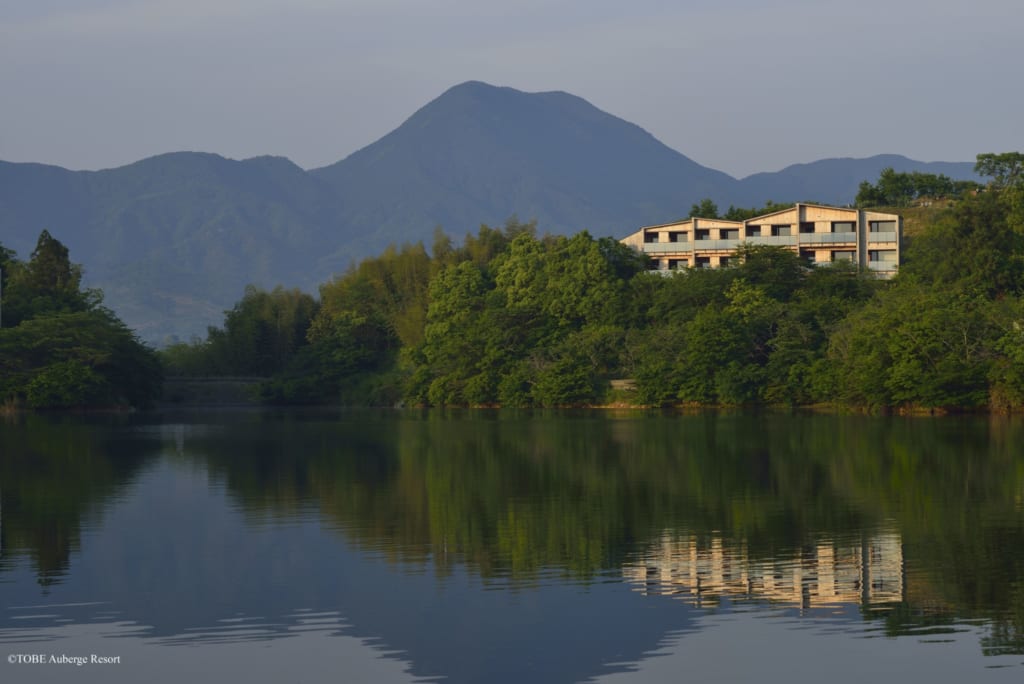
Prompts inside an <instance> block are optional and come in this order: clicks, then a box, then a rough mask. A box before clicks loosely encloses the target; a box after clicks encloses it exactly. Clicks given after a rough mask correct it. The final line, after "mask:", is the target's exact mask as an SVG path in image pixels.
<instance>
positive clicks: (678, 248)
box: [643, 242, 693, 254]
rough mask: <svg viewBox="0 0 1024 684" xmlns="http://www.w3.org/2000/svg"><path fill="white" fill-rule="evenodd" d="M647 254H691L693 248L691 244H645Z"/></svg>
mask: <svg viewBox="0 0 1024 684" xmlns="http://www.w3.org/2000/svg"><path fill="white" fill-rule="evenodd" d="M643 251H644V253H645V254H666V253H669V252H691V251H693V246H692V245H691V243H689V242H645V243H644V250H643Z"/></svg>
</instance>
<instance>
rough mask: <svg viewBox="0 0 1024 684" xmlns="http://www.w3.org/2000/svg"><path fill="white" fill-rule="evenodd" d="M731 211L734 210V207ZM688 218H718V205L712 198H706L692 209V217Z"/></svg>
mask: <svg viewBox="0 0 1024 684" xmlns="http://www.w3.org/2000/svg"><path fill="white" fill-rule="evenodd" d="M729 209H730V210H732V207H729ZM687 218H707V219H713V218H718V205H717V204H715V203H714V202H712V201H711V198H709V197H705V198H704V199H702V200H701V201H700V203H698V204H694V205H693V206H692V207H690V215H689V216H688V217H687Z"/></svg>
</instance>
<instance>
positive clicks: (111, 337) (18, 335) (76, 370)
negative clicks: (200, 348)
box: [0, 308, 162, 408]
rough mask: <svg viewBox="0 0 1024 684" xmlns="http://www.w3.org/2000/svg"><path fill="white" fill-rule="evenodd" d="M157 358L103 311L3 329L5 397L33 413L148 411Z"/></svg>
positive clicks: (0, 351) (155, 391) (1, 386)
mask: <svg viewBox="0 0 1024 684" xmlns="http://www.w3.org/2000/svg"><path fill="white" fill-rule="evenodd" d="M161 377H162V374H161V369H160V364H159V362H158V361H157V358H156V355H155V354H154V353H153V352H152V350H150V349H149V348H147V347H145V346H143V345H142V344H140V343H139V341H138V339H137V338H136V337H135V335H134V334H133V333H132V332H131V331H130V330H128V329H127V328H126V327H125V326H124V324H123V323H121V322H120V321H119V320H117V318H115V317H114V315H113V314H112V313H110V312H109V311H106V310H104V309H102V308H98V309H94V310H91V311H79V312H74V313H47V314H45V315H42V316H37V317H33V318H31V319H29V320H27V321H24V322H22V323H21V324H20V325H18V326H16V327H13V328H4V329H3V330H0V397H2V398H3V399H4V400H5V401H15V402H17V401H25V402H26V403H27V404H28V405H29V406H31V407H33V408H71V407H87V406H109V405H130V406H148V405H149V404H151V403H152V402H153V401H154V400H155V399H156V398H157V397H158V396H159V393H160V382H161Z"/></svg>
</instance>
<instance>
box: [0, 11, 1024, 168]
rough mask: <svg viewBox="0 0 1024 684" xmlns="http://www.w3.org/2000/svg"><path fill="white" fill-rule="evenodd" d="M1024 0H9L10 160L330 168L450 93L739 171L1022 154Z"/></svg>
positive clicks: (0, 31)
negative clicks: (596, 124)
mask: <svg viewBox="0 0 1024 684" xmlns="http://www.w3.org/2000/svg"><path fill="white" fill-rule="evenodd" d="M1022 34H1024V3H1022V2H1021V1H1020V0H971V1H970V2H968V1H966V0H960V1H958V2H952V1H951V0H858V1H857V2H852V1H845V2H837V1H834V0H779V1H776V2H770V3H769V2H755V1H754V0H717V1H715V0H692V1H690V2H668V1H666V0H633V1H632V2H629V3H625V2H610V1H609V0H589V1H583V0H543V1H542V0H519V1H518V2H511V3H508V2H506V3H489V2H486V1H483V2H481V0H475V1H470V0H417V1H413V0H346V1H332V0H288V1H287V2H286V1H283V0H173V1H170V0H0V159H3V160H6V161H39V162H45V163H52V164H59V165H61V166H66V167H69V168H74V169H96V168H106V167H111V166H118V165H121V164H126V163H130V162H132V161H136V160H138V159H141V158H143V157H147V156H150V155H153V154H159V153H162V152H169V151H174V150H201V151H207V152H216V153H219V154H223V155H225V156H227V157H232V158H245V157H251V156H256V155H261V154H275V155H283V156H286V157H289V158H290V159H292V160H293V161H294V162H296V163H297V164H299V165H300V166H303V167H306V168H311V167H316V166H323V165H326V164H330V163H332V162H334V161H337V160H338V159H341V158H343V157H345V156H346V155H348V154H350V153H352V152H354V151H355V150H357V149H359V148H360V147H363V146H365V145H367V144H369V143H371V142H373V141H374V140H376V139H377V138H379V137H380V136H382V135H384V134H385V133H387V132H388V131H390V130H391V129H393V128H394V127H396V126H398V125H399V124H400V123H401V122H402V121H403V120H404V119H405V118H407V117H408V116H409V115H411V114H412V113H413V112H414V111H415V110H416V109H418V108H419V107H421V106H422V105H424V104H426V103H427V102H428V101H429V100H431V99H433V98H434V97H436V96H437V95H439V94H440V93H441V92H443V91H444V90H445V89H447V88H449V87H451V86H452V85H455V84H456V83H460V82H462V81H466V80H481V81H486V82H488V83H492V84H495V85H506V86H511V87H513V88H518V89H520V90H526V91H541V90H565V91H568V92H570V93H573V94H575V95H579V96H580V97H583V98H585V99H587V100H589V101H590V102H591V103H593V104H594V105H596V106H598V107H600V108H601V109H604V110H606V111H608V112H610V113H612V114H615V115H616V116H619V117H622V118H624V119H626V120H628V121H631V122H633V123H636V124H638V125H640V126H641V127H643V128H645V129H647V130H648V131H650V132H651V133H652V134H654V135H655V136H656V137H657V138H658V139H660V140H661V141H662V142H664V143H665V144H667V145H669V146H670V147H672V148H674V149H676V150H678V151H679V152H682V153H683V154H685V155H687V156H689V157H691V158H692V159H694V160H695V161H697V162H699V163H702V164H705V165H707V166H711V167H713V168H717V169H720V170H722V171H725V172H727V173H730V174H733V175H737V176H743V175H746V174H749V173H754V172H757V171H771V170H777V169H779V168H782V167H784V166H786V165H788V164H792V163H797V162H807V161H812V160H815V159H820V158H824V157H836V156H856V157H863V156H869V155H872V154H878V153H882V152H892V153H898V154H905V155H907V156H910V157H913V158H915V159H920V160H923V161H937V160H944V161H968V160H973V158H974V155H975V154H976V153H977V152H985V151H993V152H994V151H1008V150H1020V149H1024V127H1022V125H1021V116H1020V112H1021V111H1024V88H1021V86H1020V83H1021V80H1022V77H1021V74H1020V71H1021V67H1022V65H1024V41H1021V39H1020V36H1021V35H1022Z"/></svg>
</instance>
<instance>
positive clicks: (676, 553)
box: [622, 530, 906, 611]
mask: <svg viewBox="0 0 1024 684" xmlns="http://www.w3.org/2000/svg"><path fill="white" fill-rule="evenodd" d="M622 574H623V577H624V578H625V579H626V580H627V581H629V582H631V583H633V584H634V585H636V586H637V588H638V590H639V591H640V592H641V593H642V594H644V595H648V594H661V595H664V596H672V597H675V598H681V599H684V600H688V601H691V602H692V603H693V604H694V605H696V606H701V607H703V606H706V605H708V604H712V605H713V604H717V603H718V602H719V601H720V600H721V599H722V598H725V597H729V598H730V599H732V600H733V601H768V602H771V603H773V604H777V605H783V606H792V607H796V608H799V609H800V610H801V611H808V610H810V609H812V608H823V607H830V606H831V607H834V606H838V605H840V604H844V603H846V604H854V605H857V604H859V605H861V606H862V607H864V608H865V609H869V610H870V609H871V608H872V607H885V606H889V605H891V604H899V603H902V602H904V601H905V600H906V593H905V587H904V572H903V542H902V539H901V537H900V534H899V532H897V531H895V530H880V531H877V532H874V533H872V534H870V535H865V536H864V537H863V538H861V539H859V540H856V541H854V540H847V541H845V542H843V541H840V542H836V541H833V540H829V539H825V540H821V541H819V542H817V543H815V544H814V545H813V546H809V547H807V548H806V549H804V550H802V551H801V552H799V553H797V554H795V555H793V556H790V557H786V556H776V557H769V558H757V557H752V556H751V554H750V551H749V549H748V547H747V545H746V544H745V543H743V542H731V541H729V540H723V539H722V537H721V536H718V535H712V536H710V538H701V537H699V536H698V535H696V534H684V535H681V534H679V533H678V532H676V533H668V532H667V533H665V534H664V535H663V536H662V538H661V539H659V540H658V541H657V542H656V543H654V544H652V545H651V547H650V549H649V550H648V551H647V553H645V554H644V556H643V557H642V558H641V559H639V560H638V561H636V562H630V563H626V565H625V567H624V568H623V573H622Z"/></svg>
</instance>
